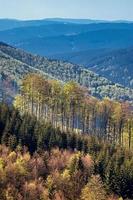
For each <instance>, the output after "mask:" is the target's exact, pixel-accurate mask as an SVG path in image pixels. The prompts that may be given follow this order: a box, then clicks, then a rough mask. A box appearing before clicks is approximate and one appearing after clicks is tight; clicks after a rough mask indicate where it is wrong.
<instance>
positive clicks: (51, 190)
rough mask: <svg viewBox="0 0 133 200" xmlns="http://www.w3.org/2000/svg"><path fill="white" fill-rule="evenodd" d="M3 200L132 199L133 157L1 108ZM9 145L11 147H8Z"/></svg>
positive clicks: (0, 182) (96, 140)
mask: <svg viewBox="0 0 133 200" xmlns="http://www.w3.org/2000/svg"><path fill="white" fill-rule="evenodd" d="M0 133H1V134H0V143H1V145H2V146H0V174H1V176H0V185H1V187H0V189H1V193H0V199H2V200H4V199H5V200H7V199H13V200H17V199H24V200H25V199H27V200H30V199H31V200H34V199H35V200H43V199H44V200H47V199H48V200H67V199H68V200H92V199H93V200H107V199H109V200H116V199H119V197H123V199H133V193H132V191H133V168H132V164H133V153H132V151H130V150H126V149H124V148H122V147H121V146H120V145H114V144H111V143H110V142H108V141H105V140H103V139H100V138H98V137H94V136H93V135H88V134H81V133H75V132H73V131H71V132H70V131H68V132H66V131H61V130H60V129H59V128H53V126H52V125H51V124H49V123H46V122H44V120H43V119H42V120H37V119H36V117H35V116H31V115H29V114H28V113H25V114H20V113H19V111H18V110H16V109H14V108H12V107H8V106H7V105H5V104H3V103H1V104H0ZM5 145H6V146H7V147H8V148H7V147H5Z"/></svg>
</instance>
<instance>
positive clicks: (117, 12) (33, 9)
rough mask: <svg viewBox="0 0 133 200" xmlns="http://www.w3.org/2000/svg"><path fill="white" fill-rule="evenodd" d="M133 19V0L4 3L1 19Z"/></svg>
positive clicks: (0, 5)
mask: <svg viewBox="0 0 133 200" xmlns="http://www.w3.org/2000/svg"><path fill="white" fill-rule="evenodd" d="M56 17H60V18H78V19H106V20H120V19H121V20H133V0H0V18H15V19H44V18H56Z"/></svg>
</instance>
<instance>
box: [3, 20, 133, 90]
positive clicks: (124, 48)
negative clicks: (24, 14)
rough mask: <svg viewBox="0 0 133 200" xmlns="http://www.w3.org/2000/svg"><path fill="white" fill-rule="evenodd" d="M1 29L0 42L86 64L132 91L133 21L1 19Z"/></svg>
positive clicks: (53, 57)
mask: <svg viewBox="0 0 133 200" xmlns="http://www.w3.org/2000/svg"><path fill="white" fill-rule="evenodd" d="M2 24H3V25H2ZM2 29H3V31H2ZM7 29H8V30H7ZM0 30H1V31H0V40H1V41H3V42H5V43H8V44H9V45H11V46H15V47H16V48H20V49H24V50H25V51H28V52H30V53H33V54H36V55H40V56H47V57H48V58H49V59H56V60H62V61H66V62H71V63H74V64H77V65H83V66H84V68H87V69H91V70H92V71H94V72H96V73H98V74H100V75H101V76H103V77H105V78H107V79H109V80H110V81H112V82H115V83H118V84H122V85H123V86H124V87H130V88H133V73H132V47H133V23H132V22H128V21H121V20H120V21H115V22H111V21H110V22H108V21H99V20H89V19H60V18H55V19H54V18H53V19H44V20H28V21H20V20H7V19H5V20H0ZM124 54H125V55H124Z"/></svg>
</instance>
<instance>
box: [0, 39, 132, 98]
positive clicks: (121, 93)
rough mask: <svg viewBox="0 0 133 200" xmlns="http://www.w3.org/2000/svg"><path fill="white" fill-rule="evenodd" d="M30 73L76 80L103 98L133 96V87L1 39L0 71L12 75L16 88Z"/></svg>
mask: <svg viewBox="0 0 133 200" xmlns="http://www.w3.org/2000/svg"><path fill="white" fill-rule="evenodd" d="M28 73H39V74H42V75H43V76H44V77H46V78H48V79H56V80H59V81H61V82H63V83H66V82H68V81H70V80H73V81H75V82H77V83H78V84H80V85H82V86H83V87H87V88H88V89H89V90H90V93H91V95H92V96H95V97H97V98H99V99H102V98H104V97H109V98H111V99H113V100H128V101H132V100H133V89H131V88H126V87H123V86H122V85H119V84H115V83H113V82H111V81H109V80H108V79H106V78H104V77H102V76H100V75H98V74H96V73H94V72H92V71H90V70H87V69H85V68H84V67H82V66H79V65H74V64H72V63H68V62H62V61H58V60H50V59H47V58H46V57H41V56H37V55H32V54H30V53H27V52H24V51H23V50H20V49H16V48H13V47H11V46H9V45H7V44H4V43H1V42H0V75H2V76H4V77H8V79H11V81H12V82H14V83H15V84H14V86H15V87H14V88H15V89H16V85H17V86H18V87H19V85H20V84H21V79H22V78H23V77H24V76H25V75H26V74H28ZM5 91H6V90H5ZM11 91H12V89H11Z"/></svg>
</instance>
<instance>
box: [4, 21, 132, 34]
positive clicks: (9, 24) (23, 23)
mask: <svg viewBox="0 0 133 200" xmlns="http://www.w3.org/2000/svg"><path fill="white" fill-rule="evenodd" d="M53 23H54V24H55V23H72V24H97V23H127V24H129V23H133V22H132V21H126V20H116V21H108V20H95V19H71V18H45V19H37V20H18V19H0V31H2V30H9V29H13V28H20V27H28V26H40V25H46V24H53Z"/></svg>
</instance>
